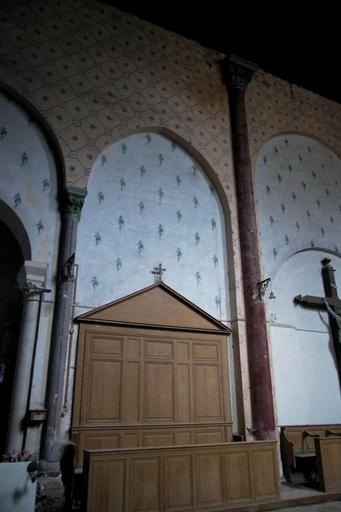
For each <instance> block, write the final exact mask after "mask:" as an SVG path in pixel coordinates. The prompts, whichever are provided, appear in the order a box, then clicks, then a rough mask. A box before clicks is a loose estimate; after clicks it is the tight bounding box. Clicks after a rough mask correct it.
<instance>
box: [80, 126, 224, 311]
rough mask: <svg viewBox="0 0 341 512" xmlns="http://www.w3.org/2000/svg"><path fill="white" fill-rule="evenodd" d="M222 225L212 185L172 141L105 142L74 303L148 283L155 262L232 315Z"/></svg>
mask: <svg viewBox="0 0 341 512" xmlns="http://www.w3.org/2000/svg"><path fill="white" fill-rule="evenodd" d="M226 238H227V237H226V228H225V219H224V215H223V212H222V207H221V204H220V201H219V198H218V195H217V193H216V190H215V187H214V186H213V185H212V183H211V181H210V180H209V179H208V177H207V175H206V173H205V171H204V169H203V168H202V166H201V165H200V164H199V163H198V161H197V160H196V159H194V158H193V157H192V156H191V155H190V154H189V153H188V152H186V151H185V150H184V149H183V148H182V147H181V145H179V143H178V141H177V142H174V140H172V139H170V138H168V137H165V136H164V135H163V134H159V133H152V132H148V133H147V132H145V133H138V134H134V135H130V136H129V137H126V138H124V139H122V140H120V141H117V142H116V143H114V144H113V145H112V146H110V147H109V148H107V149H106V150H105V151H104V152H103V153H102V154H101V155H100V156H99V158H98V160H97V161H96V163H95V165H94V167H93V169H92V172H91V175H90V179H89V184H88V196H87V198H86V200H85V204H84V207H83V211H82V216H81V220H80V224H79V231H78V243H77V263H78V265H79V271H78V282H77V297H76V299H77V303H78V304H79V305H83V306H86V307H88V308H90V307H95V306H98V305H100V304H104V303H106V302H108V301H110V300H113V299H115V298H118V297H121V296H123V295H126V294H127V293H130V292H132V291H135V290H137V289H140V288H142V287H144V286H147V285H149V284H152V282H153V276H152V275H151V273H150V272H151V271H152V270H153V267H154V266H156V265H158V264H159V263H160V262H162V264H163V265H164V267H166V269H167V271H166V273H165V276H164V279H165V282H166V283H167V284H169V285H170V286H171V287H172V288H174V289H175V290H177V291H179V293H181V294H183V295H184V296H186V297H187V298H189V299H190V300H192V301H193V302H194V303H196V304H198V305H199V306H200V307H201V308H203V309H204V310H206V311H208V312H209V313H210V314H212V315H213V316H215V317H217V318H219V319H221V320H223V321H225V320H227V319H229V318H230V305H229V304H230V301H229V294H228V289H229V279H228V271H227V249H226V247H227V244H226Z"/></svg>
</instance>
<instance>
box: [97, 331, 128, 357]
mask: <svg viewBox="0 0 341 512" xmlns="http://www.w3.org/2000/svg"><path fill="white" fill-rule="evenodd" d="M122 352H123V351H122V338H114V337H112V336H107V337H105V336H101V337H99V336H93V337H91V355H92V356H98V355H109V356H122Z"/></svg>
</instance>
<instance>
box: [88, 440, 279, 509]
mask: <svg viewBox="0 0 341 512" xmlns="http://www.w3.org/2000/svg"><path fill="white" fill-rule="evenodd" d="M249 460H250V461H251V463H249ZM112 461H113V462H114V463H117V462H118V461H124V462H125V464H126V471H125V473H124V474H125V482H124V488H125V489H126V493H125V500H124V503H123V504H122V508H115V507H112V508H110V507H109V506H107V505H106V504H105V503H104V504H103V500H102V496H101V495H100V494H99V492H100V493H104V494H105V493H108V492H109V491H108V490H106V489H105V486H108V485H109V486H110V485H111V479H112V478H113V479H115V472H116V470H115V468H113V469H111V467H110V464H109V463H110V462H112ZM192 461H193V462H192ZM105 463H108V466H107V468H108V471H107V472H109V473H110V476H108V475H107V476H105V475H104V473H103V471H102V472H101V476H102V477H103V478H102V479H103V486H102V487H100V484H101V478H99V477H97V476H96V467H97V465H98V464H105ZM264 464H265V466H264ZM99 467H100V466H99ZM117 471H118V479H119V480H120V479H121V474H122V469H121V468H117ZM161 474H162V475H164V478H163V479H162V481H161ZM84 477H85V482H87V496H88V502H87V503H88V506H87V508H86V512H98V511H101V512H112V511H113V510H115V512H120V511H122V512H123V511H125V512H126V511H149V512H151V511H156V510H167V511H176V510H179V511H180V510H181V511H184V510H203V511H208V510H212V511H213V510H217V509H219V510H222V509H224V510H225V508H226V509H228V508H231V507H236V506H238V504H241V505H242V504H245V503H247V506H248V507H251V506H252V505H257V507H258V508H257V510H262V508H261V504H262V503H269V502H275V501H278V500H279V475H278V461H277V443H276V442H275V441H264V442H263V441H259V442H253V443H246V442H243V443H225V444H217V445H214V448H213V447H212V445H202V446H182V447H171V448H169V447H167V448H152V449H148V448H145V449H141V448H139V449H137V450H136V449H135V450H134V449H129V450H124V449H123V450H111V451H90V452H87V457H86V463H85V466H84ZM109 494H110V493H109ZM98 503H99V504H100V505H99V504H98ZM89 504H91V506H89Z"/></svg>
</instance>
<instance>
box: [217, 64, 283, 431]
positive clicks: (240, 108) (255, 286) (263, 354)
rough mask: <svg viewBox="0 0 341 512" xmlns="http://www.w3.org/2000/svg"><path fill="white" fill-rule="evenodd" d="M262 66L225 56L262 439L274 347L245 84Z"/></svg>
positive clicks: (268, 425)
mask: <svg viewBox="0 0 341 512" xmlns="http://www.w3.org/2000/svg"><path fill="white" fill-rule="evenodd" d="M256 69H257V67H256V66H255V65H254V64H252V63H250V62H247V61H244V60H243V59H239V58H237V57H232V56H230V57H229V59H225V60H224V61H223V62H222V74H223V79H224V81H225V84H226V85H227V88H228V95H229V104H230V118H231V132H232V148H233V161H234V173H235V182H236V194H237V208H238V222H239V237H240V245H241V261H242V271H243V289H244V302H245V315H246V333H247V347H248V362H249V375H250V393H251V407H252V421H253V433H254V435H255V437H256V438H257V439H274V438H275V436H276V433H275V419H274V407H273V398H272V384H271V371H270V360H269V347H268V339H267V326H266V314H265V306H264V302H263V300H262V295H263V293H262V291H263V289H262V284H261V280H262V277H261V266H260V252H259V244H258V232H257V220H256V206H255V198H254V185H253V176H252V166H251V159H250V152H249V139H248V127H247V115H246V105H245V89H246V87H247V85H248V83H249V82H250V81H251V79H252V76H253V74H254V73H255V71H256Z"/></svg>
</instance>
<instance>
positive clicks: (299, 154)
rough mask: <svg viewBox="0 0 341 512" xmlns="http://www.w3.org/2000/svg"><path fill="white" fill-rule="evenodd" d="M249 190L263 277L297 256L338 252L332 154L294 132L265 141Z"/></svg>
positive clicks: (340, 165)
mask: <svg viewBox="0 0 341 512" xmlns="http://www.w3.org/2000/svg"><path fill="white" fill-rule="evenodd" d="M255 186H256V197H257V201H258V208H257V213H258V224H259V231H260V245H261V248H262V260H263V272H264V277H271V276H272V275H274V274H275V273H276V271H277V269H278V268H280V266H281V265H282V264H283V263H284V262H285V261H286V260H287V258H288V257H289V256H290V255H292V254H294V253H296V252H298V251H301V250H304V249H307V248H323V250H328V251H330V252H331V253H336V254H337V253H338V252H340V251H341V247H338V244H337V242H336V240H338V239H339V238H340V231H339V227H338V226H339V225H340V223H339V220H340V217H341V203H340V201H339V192H338V190H340V188H341V161H340V160H339V158H338V156H337V153H336V151H335V149H333V148H332V149H330V148H329V147H328V146H327V145H324V144H321V142H320V141H319V140H318V139H317V138H316V137H311V136H309V137H308V136H307V135H306V134H304V135H302V134H298V133H297V132H290V133H288V132H287V133H286V134H284V133H283V134H281V135H278V136H276V137H271V138H270V139H268V141H267V143H266V144H265V145H263V146H262V148H261V151H260V152H259V154H258V157H257V163H256V176H255Z"/></svg>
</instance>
